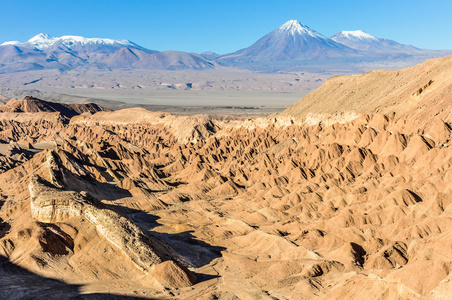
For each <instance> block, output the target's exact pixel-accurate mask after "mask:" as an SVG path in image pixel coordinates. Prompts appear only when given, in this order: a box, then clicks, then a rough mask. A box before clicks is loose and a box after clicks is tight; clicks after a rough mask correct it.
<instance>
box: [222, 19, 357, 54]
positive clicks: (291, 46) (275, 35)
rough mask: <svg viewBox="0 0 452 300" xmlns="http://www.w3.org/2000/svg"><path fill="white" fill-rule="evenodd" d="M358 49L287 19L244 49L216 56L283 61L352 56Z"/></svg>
mask: <svg viewBox="0 0 452 300" xmlns="http://www.w3.org/2000/svg"><path fill="white" fill-rule="evenodd" d="M357 53H358V51H356V50H354V49H351V48H349V47H347V46H345V45H342V44H340V43H337V42H335V41H333V40H331V39H329V38H327V37H325V36H323V35H322V34H320V33H318V32H316V31H315V30H312V29H311V28H309V27H308V26H306V25H303V24H302V23H300V22H299V21H296V20H291V21H288V22H286V23H285V24H283V25H282V26H280V27H278V28H277V29H275V30H273V31H272V32H270V33H269V34H267V35H265V36H264V37H262V38H261V39H259V40H258V41H257V42H255V43H254V44H253V45H251V46H250V47H248V48H245V49H242V50H239V51H237V52H234V53H231V54H226V55H224V56H222V57H220V60H223V61H233V62H241V61H286V60H311V59H324V58H333V57H343V56H353V55H356V54H357Z"/></svg>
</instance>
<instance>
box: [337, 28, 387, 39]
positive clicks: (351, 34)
mask: <svg viewBox="0 0 452 300" xmlns="http://www.w3.org/2000/svg"><path fill="white" fill-rule="evenodd" d="M335 37H336V38H338V37H342V38H348V39H353V40H357V39H358V40H367V41H368V40H372V41H375V42H378V39H377V38H376V37H374V36H373V35H371V34H368V33H367V32H365V31H362V30H355V31H341V32H339V33H338V34H337V35H335Z"/></svg>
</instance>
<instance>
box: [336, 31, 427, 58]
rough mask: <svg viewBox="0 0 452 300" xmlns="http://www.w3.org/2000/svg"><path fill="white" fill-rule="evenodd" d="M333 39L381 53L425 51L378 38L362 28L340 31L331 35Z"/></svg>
mask: <svg viewBox="0 0 452 300" xmlns="http://www.w3.org/2000/svg"><path fill="white" fill-rule="evenodd" d="M331 39H332V40H334V41H336V42H338V43H341V44H343V45H345V46H347V47H350V48H353V49H356V50H360V51H366V52H369V53H379V54H396V53H397V54H405V55H411V54H419V53H422V52H424V51H423V50H421V49H418V48H416V47H413V46H409V45H403V44H399V43H397V42H395V41H392V40H388V39H382V38H377V37H375V36H373V35H371V34H369V33H367V32H364V31H362V30H355V31H340V32H338V33H336V34H335V35H333V36H332V37H331Z"/></svg>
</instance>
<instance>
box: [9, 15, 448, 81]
mask: <svg viewBox="0 0 452 300" xmlns="http://www.w3.org/2000/svg"><path fill="white" fill-rule="evenodd" d="M451 54H452V50H428V49H419V48H416V47H413V46H410V45H403V44H400V43H397V42H395V41H392V40H389V39H383V38H377V37H375V36H373V35H371V34H369V33H366V32H364V31H362V30H356V31H340V32H338V33H337V34H335V35H333V36H332V37H330V38H328V37H326V36H324V35H322V34H320V33H319V32H317V31H315V30H313V29H311V28H309V27H308V26H306V25H304V24H302V23H301V22H299V21H297V20H290V21H288V22H286V23H284V24H283V25H281V26H280V27H278V28H276V29H275V30H273V31H271V32H270V33H268V34H266V35H265V36H263V37H262V38H260V39H259V40H257V41H256V42H255V43H253V44H252V45H250V46H249V47H247V48H244V49H241V50H238V51H236V52H233V53H229V54H224V55H219V54H216V53H214V52H211V51H206V52H203V53H201V54H196V53H187V52H181V51H163V52H159V51H157V50H150V49H147V48H144V47H141V46H139V45H137V44H135V43H133V42H131V41H129V40H114V39H105V38H85V37H81V36H71V35H66V36H62V37H51V36H49V35H47V34H43V33H40V34H38V35H36V36H34V37H32V38H31V39H29V40H28V41H27V42H18V41H9V42H4V43H3V44H1V45H0V74H1V73H3V74H5V73H14V72H21V71H30V70H45V69H58V70H61V71H67V70H72V69H75V68H88V69H90V68H94V69H105V70H109V69H150V70H187V69H191V70H204V69H214V68H216V67H217V66H220V65H221V66H226V67H235V68H242V69H251V70H256V71H263V72H277V71H281V70H282V71H309V72H325V71H327V72H328V71H334V72H338V70H339V71H344V70H347V72H363V71H365V70H372V69H375V68H382V67H383V68H386V67H387V66H389V67H396V68H397V67H400V66H399V65H397V64H398V63H402V64H403V66H404V67H406V66H408V65H414V64H417V63H419V62H421V61H424V60H425V59H428V58H434V57H441V56H446V55H451Z"/></svg>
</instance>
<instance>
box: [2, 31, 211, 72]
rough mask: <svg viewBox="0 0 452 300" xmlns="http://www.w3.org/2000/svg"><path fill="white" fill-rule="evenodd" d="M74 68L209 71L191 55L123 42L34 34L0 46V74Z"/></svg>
mask: <svg viewBox="0 0 452 300" xmlns="http://www.w3.org/2000/svg"><path fill="white" fill-rule="evenodd" d="M78 67H94V68H99V69H109V68H112V69H116V68H132V69H134V68H138V69H154V70H162V69H163V70H177V69H186V68H190V69H204V68H213V67H214V65H213V63H212V62H210V61H208V60H206V59H205V58H204V57H202V56H200V55H198V54H195V53H186V52H181V51H164V52H159V51H156V50H150V49H146V48H144V47H141V46H139V45H137V44H135V43H133V42H130V41H127V40H112V39H99V38H84V37H80V36H62V37H59V38H56V37H51V36H49V35H46V34H42V33H40V34H38V35H36V36H34V37H33V38H31V39H30V40H28V41H27V42H25V43H20V42H17V41H13V42H5V43H3V44H1V45H0V72H1V73H9V72H18V71H28V70H41V69H60V70H63V71H65V70H70V69H74V68H78Z"/></svg>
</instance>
